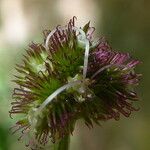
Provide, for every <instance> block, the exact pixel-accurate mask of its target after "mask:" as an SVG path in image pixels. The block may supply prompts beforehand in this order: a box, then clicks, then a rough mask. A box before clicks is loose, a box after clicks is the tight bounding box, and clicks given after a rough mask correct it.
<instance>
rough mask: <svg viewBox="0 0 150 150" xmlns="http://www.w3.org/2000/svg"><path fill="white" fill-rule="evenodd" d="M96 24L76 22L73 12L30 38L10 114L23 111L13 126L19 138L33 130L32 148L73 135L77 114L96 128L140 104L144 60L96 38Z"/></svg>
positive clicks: (20, 65)
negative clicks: (38, 39) (38, 40)
mask: <svg viewBox="0 0 150 150" xmlns="http://www.w3.org/2000/svg"><path fill="white" fill-rule="evenodd" d="M94 30H95V28H93V27H90V23H87V24H86V25H85V26H84V27H83V28H81V27H80V28H78V27H76V26H75V17H73V19H71V20H70V21H69V23H68V24H67V25H66V26H63V27H62V26H57V27H56V28H55V30H53V31H49V30H46V31H44V42H43V43H42V44H35V43H31V44H30V45H29V48H28V49H27V51H26V52H27V53H26V54H25V55H24V59H23V63H22V64H19V65H16V70H17V71H18V74H17V75H15V77H16V79H15V80H14V82H15V83H16V84H17V87H16V88H14V93H13V99H14V101H13V102H12V103H11V104H12V109H11V110H10V115H11V116H12V114H22V115H21V116H20V119H19V120H18V122H17V123H16V125H15V126H14V127H13V130H14V132H16V131H18V130H20V131H21V135H20V137H19V139H22V138H23V137H24V136H27V135H28V134H30V138H29V146H30V147H31V148H33V147H34V148H35V149H38V148H39V147H41V146H43V145H45V144H47V142H48V141H49V140H51V141H52V142H54V143H57V141H60V140H61V139H63V138H64V137H65V136H69V135H70V134H72V133H73V131H74V127H75V123H76V121H77V120H78V119H83V120H84V122H85V124H86V125H87V126H88V127H89V128H91V127H93V123H96V124H100V122H101V121H106V120H109V119H115V120H119V118H120V114H122V115H124V116H126V117H129V115H130V114H131V112H132V111H137V110H138V109H137V108H135V107H134V106H133V102H134V101H137V100H138V97H137V94H136V92H135V89H134V88H135V86H137V85H138V83H139V77H140V74H136V73H135V71H134V68H135V67H136V65H137V64H139V63H140V62H139V61H138V60H135V59H132V58H131V57H130V55H129V54H128V53H122V52H117V51H115V50H113V49H112V48H111V47H110V46H109V44H108V42H107V41H106V40H105V39H104V38H103V37H101V38H99V39H98V40H96V41H95V40H94V39H93V32H94ZM85 51H86V52H85ZM88 51H89V52H88ZM85 53H87V54H85ZM86 65H87V66H86ZM64 85H66V87H64ZM63 87H64V89H63V90H62V88H63ZM58 90H61V92H58ZM52 95H55V96H53V97H52V98H51V100H48V99H49V97H50V96H52ZM46 101H47V103H45V102H46ZM39 145H40V146H39ZM37 147H38V148H37Z"/></svg>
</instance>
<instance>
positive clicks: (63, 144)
mask: <svg viewBox="0 0 150 150" xmlns="http://www.w3.org/2000/svg"><path fill="white" fill-rule="evenodd" d="M69 144H70V135H66V136H65V137H64V138H63V139H61V140H60V141H59V142H57V143H55V144H54V150H69Z"/></svg>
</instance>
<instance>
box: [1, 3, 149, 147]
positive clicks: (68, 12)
mask: <svg viewBox="0 0 150 150" xmlns="http://www.w3.org/2000/svg"><path fill="white" fill-rule="evenodd" d="M73 16H77V18H78V21H77V22H78V25H81V26H82V25H83V24H84V23H86V22H88V21H89V20H91V25H92V26H95V27H96V33H95V34H96V36H98V35H100V36H105V37H106V38H107V39H108V40H109V42H110V43H111V45H112V47H113V48H114V49H117V50H121V51H128V52H130V53H131V54H132V55H133V56H134V57H135V58H138V59H140V60H141V61H142V64H141V65H140V66H138V69H137V71H138V72H139V73H142V74H143V77H142V80H141V83H140V86H139V88H138V89H137V90H138V93H139V96H140V101H139V102H138V106H140V107H141V109H140V111H139V112H135V113H133V114H132V115H131V117H130V118H124V117H122V118H121V120H120V121H113V120H111V121H108V122H105V123H102V127H98V126H95V128H94V129H93V130H89V129H88V128H87V127H85V126H84V125H83V124H82V123H80V122H78V123H77V126H76V129H75V132H74V136H73V137H72V139H71V150H83V149H86V150H150V129H149V126H150V100H149V98H150V92H149V88H150V86H149V85H150V79H149V77H150V1H149V0H74V1H73V0H72V1H71V0H55V1H52V0H0V150H20V149H22V150H25V149H27V148H25V146H24V141H23V142H18V141H17V137H18V135H11V134H10V132H9V130H8V129H9V128H10V126H12V125H13V124H14V123H15V119H10V118H9V114H8V111H9V110H10V103H11V100H12V99H11V94H12V91H13V87H14V84H13V83H12V82H11V80H12V79H14V77H13V74H14V73H15V70H14V67H15V64H16V63H18V62H20V60H21V58H22V54H24V52H25V49H26V48H27V45H28V43H29V42H31V41H34V42H42V31H43V30H44V29H53V28H54V27H55V26H56V25H58V24H62V25H64V24H65V23H66V22H68V20H69V19H70V18H72V17H73Z"/></svg>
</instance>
